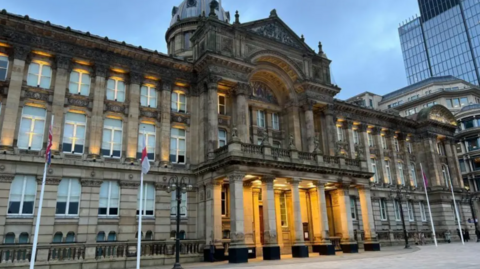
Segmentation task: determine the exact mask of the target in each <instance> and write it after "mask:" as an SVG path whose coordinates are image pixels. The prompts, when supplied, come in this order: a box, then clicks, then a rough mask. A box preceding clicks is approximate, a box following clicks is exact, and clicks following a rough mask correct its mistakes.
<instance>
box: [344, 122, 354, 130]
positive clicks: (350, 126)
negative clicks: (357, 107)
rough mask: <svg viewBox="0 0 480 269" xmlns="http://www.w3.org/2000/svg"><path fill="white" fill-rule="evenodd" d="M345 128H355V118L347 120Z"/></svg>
mask: <svg viewBox="0 0 480 269" xmlns="http://www.w3.org/2000/svg"><path fill="white" fill-rule="evenodd" d="M343 127H344V128H345V129H352V128H353V120H345V124H344V125H343Z"/></svg>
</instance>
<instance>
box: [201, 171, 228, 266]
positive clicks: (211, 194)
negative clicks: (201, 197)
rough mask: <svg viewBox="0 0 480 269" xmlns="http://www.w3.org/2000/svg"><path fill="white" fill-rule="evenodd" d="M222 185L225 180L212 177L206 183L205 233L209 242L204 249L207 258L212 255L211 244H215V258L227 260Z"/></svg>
mask: <svg viewBox="0 0 480 269" xmlns="http://www.w3.org/2000/svg"><path fill="white" fill-rule="evenodd" d="M222 185H223V181H222V180H216V179H212V180H211V181H210V182H208V183H207V184H206V190H207V196H206V202H205V203H206V209H205V212H206V214H205V219H206V221H205V229H206V231H205V234H206V236H207V242H206V243H207V244H206V246H205V247H206V248H205V250H204V257H205V258H206V259H205V260H208V259H209V257H210V244H214V245H215V253H214V257H215V260H217V261H223V260H225V249H224V247H223V244H222Z"/></svg>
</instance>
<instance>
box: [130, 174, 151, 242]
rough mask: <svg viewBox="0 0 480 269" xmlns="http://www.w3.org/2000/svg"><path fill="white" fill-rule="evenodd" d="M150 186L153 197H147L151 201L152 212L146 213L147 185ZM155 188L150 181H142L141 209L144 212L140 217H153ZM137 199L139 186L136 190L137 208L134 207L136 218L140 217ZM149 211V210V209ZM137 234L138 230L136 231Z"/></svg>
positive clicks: (138, 197)
mask: <svg viewBox="0 0 480 269" xmlns="http://www.w3.org/2000/svg"><path fill="white" fill-rule="evenodd" d="M149 186H150V188H153V198H152V199H148V200H149V201H152V205H153V209H152V210H151V211H152V214H148V215H147V214H146V213H147V210H146V208H145V207H146V204H147V198H148V195H147V194H148V187H149ZM155 192H156V189H155V185H154V184H153V183H151V182H143V197H142V198H143V206H142V211H143V213H144V214H142V219H143V218H145V217H147V218H154V217H155V200H156V193H155ZM139 200H140V188H138V191H137V208H136V214H135V216H136V217H137V218H139V217H140V203H139ZM149 211H150V210H149ZM137 234H138V232H137ZM142 236H143V233H142Z"/></svg>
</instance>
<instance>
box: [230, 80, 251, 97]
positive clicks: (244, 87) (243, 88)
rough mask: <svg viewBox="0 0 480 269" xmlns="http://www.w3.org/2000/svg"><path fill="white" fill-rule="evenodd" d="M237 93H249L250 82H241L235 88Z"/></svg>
mask: <svg viewBox="0 0 480 269" xmlns="http://www.w3.org/2000/svg"><path fill="white" fill-rule="evenodd" d="M233 91H234V93H235V95H237V96H238V95H248V94H249V93H250V91H251V87H250V84H248V83H243V82H240V83H238V84H237V86H236V87H235V88H234V89H233Z"/></svg>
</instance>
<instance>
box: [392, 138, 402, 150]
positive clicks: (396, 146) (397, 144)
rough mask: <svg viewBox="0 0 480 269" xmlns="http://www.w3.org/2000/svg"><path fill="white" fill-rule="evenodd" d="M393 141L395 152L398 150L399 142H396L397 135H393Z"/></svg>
mask: <svg viewBox="0 0 480 269" xmlns="http://www.w3.org/2000/svg"><path fill="white" fill-rule="evenodd" d="M393 143H394V144H395V151H396V152H400V143H399V142H398V138H397V137H395V138H394V139H393Z"/></svg>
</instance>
